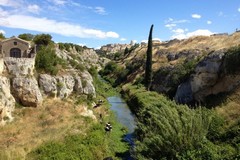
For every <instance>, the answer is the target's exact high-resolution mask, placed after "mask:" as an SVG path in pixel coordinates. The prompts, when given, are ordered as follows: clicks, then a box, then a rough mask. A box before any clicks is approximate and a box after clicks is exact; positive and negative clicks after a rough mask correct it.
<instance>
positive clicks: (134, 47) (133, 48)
mask: <svg viewBox="0 0 240 160" xmlns="http://www.w3.org/2000/svg"><path fill="white" fill-rule="evenodd" d="M138 47H139V44H138V43H135V44H134V45H133V46H132V47H131V48H130V49H129V53H131V52H132V51H134V50H135V49H136V48H138Z"/></svg>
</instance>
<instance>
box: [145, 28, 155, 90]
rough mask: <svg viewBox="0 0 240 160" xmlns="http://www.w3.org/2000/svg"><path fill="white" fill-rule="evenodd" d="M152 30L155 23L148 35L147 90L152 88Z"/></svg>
mask: <svg viewBox="0 0 240 160" xmlns="http://www.w3.org/2000/svg"><path fill="white" fill-rule="evenodd" d="M152 30H153V24H152V26H151V29H150V32H149V37H148V49H147V60H146V69H145V87H146V89H147V90H149V89H150V87H151V83H152Z"/></svg>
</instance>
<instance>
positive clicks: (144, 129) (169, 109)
mask: <svg viewBox="0 0 240 160" xmlns="http://www.w3.org/2000/svg"><path fill="white" fill-rule="evenodd" d="M124 92H125V95H126V98H127V100H128V102H129V104H130V107H131V109H132V110H133V111H134V113H135V114H136V116H137V120H138V128H137V130H136V136H137V142H136V149H135V157H136V159H237V158H239V156H240V155H239V153H240V152H239V151H240V150H239V149H240V148H239V147H240V145H239V140H240V139H239V138H240V137H239V122H237V123H235V124H234V125H232V126H231V127H229V128H228V129H226V128H225V127H226V124H224V121H223V120H222V118H221V117H219V116H218V115H217V114H215V113H214V112H213V111H211V110H207V109H204V108H199V109H190V108H188V107H187V106H184V105H177V104H176V103H175V102H173V101H171V100H169V99H167V98H166V97H164V96H163V95H159V94H157V93H155V92H149V91H146V90H145V89H144V88H138V87H136V86H135V87H134V86H128V87H126V88H125V89H124ZM224 129H225V130H224Z"/></svg>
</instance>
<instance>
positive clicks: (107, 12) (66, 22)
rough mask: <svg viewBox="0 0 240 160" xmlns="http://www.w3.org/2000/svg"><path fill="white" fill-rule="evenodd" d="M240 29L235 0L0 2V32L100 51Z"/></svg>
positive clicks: (9, 35)
mask: <svg viewBox="0 0 240 160" xmlns="http://www.w3.org/2000/svg"><path fill="white" fill-rule="evenodd" d="M151 24H154V31H153V37H154V39H160V40H161V41H165V40H170V39H174V38H178V39H183V38H188V37H190V36H194V35H210V34H213V33H225V32H227V33H229V34H231V33H233V32H234V31H235V30H236V28H239V29H240V1H239V0H181V1H180V0H148V1H146V0H41V1H40V0H0V32H2V33H4V35H5V36H6V37H11V36H18V35H19V34H22V33H32V34H40V33H49V34H51V35H52V37H53V40H54V41H55V42H69V43H75V44H82V45H86V46H88V47H94V48H98V47H100V46H102V45H105V44H109V43H130V41H131V40H134V41H136V42H137V43H140V42H142V41H145V40H146V39H147V38H148V32H149V29H150V26H151Z"/></svg>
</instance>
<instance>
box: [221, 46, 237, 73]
mask: <svg viewBox="0 0 240 160" xmlns="http://www.w3.org/2000/svg"><path fill="white" fill-rule="evenodd" d="M239 67H240V46H236V47H232V48H230V49H229V50H228V51H227V53H226V55H225V59H224V62H223V68H224V70H225V72H226V73H230V74H234V73H236V72H237V71H238V70H239Z"/></svg>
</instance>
